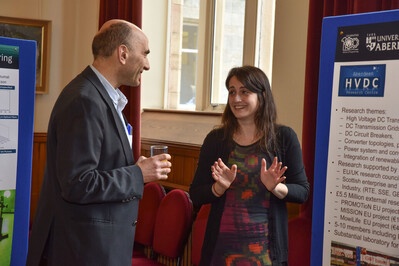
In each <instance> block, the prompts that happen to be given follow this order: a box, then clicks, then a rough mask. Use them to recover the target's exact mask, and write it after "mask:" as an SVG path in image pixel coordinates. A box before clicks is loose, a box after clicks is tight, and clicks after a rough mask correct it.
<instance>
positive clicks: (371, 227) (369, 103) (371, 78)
mask: <svg viewBox="0 0 399 266" xmlns="http://www.w3.org/2000/svg"><path fill="white" fill-rule="evenodd" d="M398 69H399V12H398V10H396V11H385V12H374V13H366V14H359V15H349V16H341V17H330V18H326V19H325V20H324V21H323V40H322V52H321V68H320V83H319V99H318V100H319V102H318V118H317V134H316V161H315V165H316V166H315V185H314V187H315V188H317V190H316V189H315V194H314V196H315V200H314V202H315V203H314V207H313V212H314V216H313V226H312V233H313V235H312V258H311V261H312V265H378V266H390V265H399V187H398V183H399V171H398V170H399V108H398V99H399V87H398V84H399V72H398Z"/></svg>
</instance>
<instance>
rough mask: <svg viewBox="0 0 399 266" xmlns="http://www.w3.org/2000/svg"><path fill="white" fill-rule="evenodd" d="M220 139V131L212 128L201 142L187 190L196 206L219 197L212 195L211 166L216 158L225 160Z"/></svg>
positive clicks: (225, 156)
mask: <svg viewBox="0 0 399 266" xmlns="http://www.w3.org/2000/svg"><path fill="white" fill-rule="evenodd" d="M221 139H222V131H221V130H213V131H211V132H210V133H209V134H208V135H207V136H206V137H205V140H204V142H203V144H202V147H201V151H200V155H199V159H198V165H197V169H196V172H195V175H194V179H193V182H192V183H191V185H190V191H189V192H190V197H191V200H192V201H193V204H194V206H195V207H197V208H199V207H200V206H201V205H203V204H207V203H212V202H214V201H215V200H218V199H219V198H218V197H216V196H215V195H213V193H212V189H211V187H212V184H213V183H214V182H215V181H214V180H213V178H212V171H211V166H212V165H213V163H214V162H215V161H217V159H218V158H222V160H223V161H224V162H226V160H227V155H224V154H223V147H224V146H225V145H224V144H223V143H222V140H221Z"/></svg>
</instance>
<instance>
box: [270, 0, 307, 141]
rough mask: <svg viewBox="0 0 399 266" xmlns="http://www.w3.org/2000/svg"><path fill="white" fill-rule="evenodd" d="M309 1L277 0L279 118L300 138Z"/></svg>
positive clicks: (275, 77) (275, 79) (275, 58)
mask: <svg viewBox="0 0 399 266" xmlns="http://www.w3.org/2000/svg"><path fill="white" fill-rule="evenodd" d="M308 9H309V1H308V0H301V1H297V0H284V1H279V0H276V21H275V30H274V38H275V39H274V52H273V83H272V89H273V94H274V97H275V100H276V104H277V110H278V114H277V116H278V120H279V121H280V122H281V123H283V124H286V125H289V126H291V127H292V128H293V129H294V130H295V131H296V133H297V134H298V138H299V140H301V139H302V122H303V101H304V86H305V65H306V44H307V27H308V11H309V10H308Z"/></svg>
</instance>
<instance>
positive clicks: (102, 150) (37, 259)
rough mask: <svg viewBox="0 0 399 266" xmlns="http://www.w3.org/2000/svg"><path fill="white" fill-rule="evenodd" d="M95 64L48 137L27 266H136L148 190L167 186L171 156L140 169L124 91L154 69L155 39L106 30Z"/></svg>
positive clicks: (120, 27)
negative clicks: (141, 203)
mask: <svg viewBox="0 0 399 266" xmlns="http://www.w3.org/2000/svg"><path fill="white" fill-rule="evenodd" d="M92 51H93V56H94V61H93V64H92V65H90V66H88V67H86V69H85V70H83V72H82V73H80V74H79V75H78V76H76V77H75V78H74V79H73V80H72V81H71V82H70V83H69V84H68V85H67V86H66V87H65V88H64V90H63V91H62V92H61V94H60V96H59V98H58V100H57V101H56V103H55V106H54V108H53V111H52V113H51V117H50V121H49V126H48V133H47V163H46V168H45V174H44V179H43V185H42V189H41V194H40V198H39V203H38V207H37V211H36V215H35V220H34V223H33V227H32V231H31V236H30V241H29V249H28V258H27V265H43V264H44V265H93V266H94V265H95V266H98V265H117V266H121V265H131V258H132V250H133V242H134V233H135V226H136V221H137V211H138V204H139V200H140V199H141V198H142V194H143V187H144V183H147V182H151V181H155V180H162V179H166V178H167V174H168V173H169V172H170V171H171V169H170V167H171V163H170V162H169V160H170V159H171V157H170V155H169V154H161V155H157V156H154V157H151V158H145V157H143V156H141V157H140V158H138V160H137V161H136V160H135V159H134V156H133V152H132V148H131V147H132V146H131V136H130V129H129V126H128V125H127V124H126V122H125V120H124V117H123V115H122V113H121V111H122V109H123V107H124V106H125V105H126V103H127V99H126V97H125V96H124V95H123V94H122V92H120V91H119V89H118V87H120V86H121V85H128V86H133V87H135V86H138V85H139V84H140V82H141V74H142V72H143V71H145V70H146V71H147V70H149V69H150V65H149V62H148V58H147V55H148V54H149V52H150V50H149V48H148V39H147V37H146V36H145V34H144V33H143V32H142V31H141V30H140V29H139V28H138V27H137V26H135V25H134V24H132V23H129V22H126V21H123V20H110V21H107V22H106V23H104V25H103V26H102V27H101V29H100V30H99V31H98V33H97V34H96V35H95V36H94V39H93V43H92Z"/></svg>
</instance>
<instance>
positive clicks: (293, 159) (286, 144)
mask: <svg viewBox="0 0 399 266" xmlns="http://www.w3.org/2000/svg"><path fill="white" fill-rule="evenodd" d="M278 134H279V135H278V138H279V141H280V153H281V154H280V156H281V160H282V163H283V165H285V166H287V167H288V169H287V171H286V172H285V176H286V180H285V184H286V185H287V188H288V194H287V196H286V197H285V198H284V200H285V201H287V202H294V203H303V202H305V201H306V200H307V198H308V196H309V182H308V179H307V176H306V172H305V166H304V164H303V160H302V150H301V147H300V143H299V140H298V137H297V135H296V133H295V132H294V130H293V129H292V128H290V127H286V126H282V127H281V128H280V130H279V133H278Z"/></svg>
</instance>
